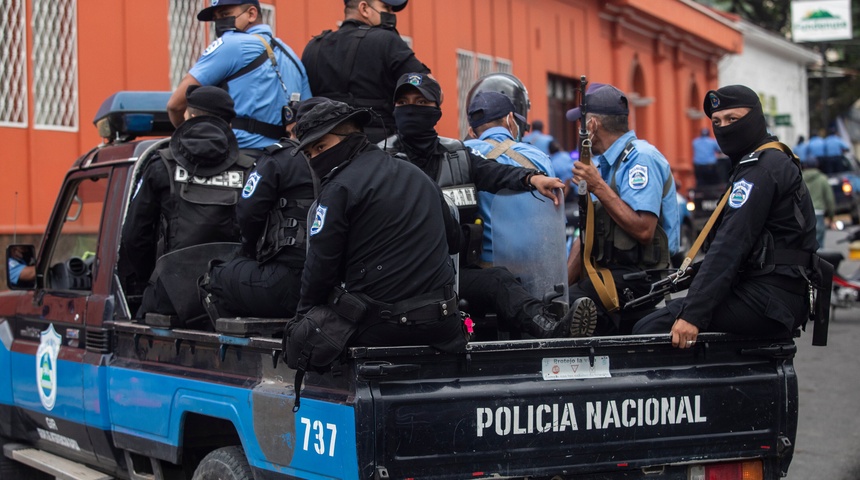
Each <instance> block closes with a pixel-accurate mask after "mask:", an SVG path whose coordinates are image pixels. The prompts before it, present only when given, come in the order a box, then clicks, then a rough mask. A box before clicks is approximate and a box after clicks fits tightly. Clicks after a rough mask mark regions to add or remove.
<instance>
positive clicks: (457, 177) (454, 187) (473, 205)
mask: <svg viewBox="0 0 860 480" xmlns="http://www.w3.org/2000/svg"><path fill="white" fill-rule="evenodd" d="M439 143H440V144H441V145H442V146H443V147H445V150H446V152H445V153H444V154H438V157H437V158H438V159H439V160H438V161H439V173H438V174H437V175H436V183H437V184H438V185H439V187H440V188H441V189H442V193H443V194H445V196H446V197H448V198H449V199H450V200H451V201H452V202H453V203H454V205H456V206H457V210H459V211H460V223H474V222H475V219H476V218H478V191H477V188H475V184H474V183H473V182H472V163H471V162H470V161H469V153H468V152H467V151H466V146H465V145H463V142H461V141H459V140H456V139H453V138H444V137H439Z"/></svg>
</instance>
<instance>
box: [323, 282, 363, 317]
mask: <svg viewBox="0 0 860 480" xmlns="http://www.w3.org/2000/svg"><path fill="white" fill-rule="evenodd" d="M328 305H329V307H331V309H332V310H334V311H335V313H337V314H338V315H340V316H342V317H344V318H348V319H350V320H352V321H353V322H355V323H358V322H361V321H363V320H364V319H365V318H366V317H367V304H366V303H365V301H364V300H362V299H361V298H360V297H359V296H358V295H355V294H352V293H349V292H347V291H346V290H345V289H344V288H343V287H341V286H337V287H334V289H333V290H332V292H331V294H330V295H329V296H328Z"/></svg>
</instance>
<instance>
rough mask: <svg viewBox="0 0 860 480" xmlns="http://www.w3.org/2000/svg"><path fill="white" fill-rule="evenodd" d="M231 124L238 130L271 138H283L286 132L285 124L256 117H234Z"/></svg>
mask: <svg viewBox="0 0 860 480" xmlns="http://www.w3.org/2000/svg"><path fill="white" fill-rule="evenodd" d="M230 125H231V126H232V127H233V128H234V129H236V130H244V131H246V132H249V133H256V134H259V135H262V136H264V137H269V138H281V137H283V136H284V134H285V133H286V131H285V130H284V126H283V125H275V124H273V123H267V122H264V121H261V120H257V119H254V118H234V119H233V121H232V122H230Z"/></svg>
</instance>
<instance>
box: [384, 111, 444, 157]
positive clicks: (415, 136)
mask: <svg viewBox="0 0 860 480" xmlns="http://www.w3.org/2000/svg"><path fill="white" fill-rule="evenodd" d="M440 118H442V109H441V108H439V107H430V106H423V105H401V106H399V107H395V108H394V122H395V123H396V124H397V131H398V132H400V136H401V137H402V138H403V140H404V141H405V142H406V144H407V145H409V146H410V147H411V148H412V149H414V150H415V151H417V152H418V153H428V152H430V151H431V150H432V149H433V148H434V147H436V139H437V138H439V136H438V134H437V133H436V124H437V123H438V122H439V119H440Z"/></svg>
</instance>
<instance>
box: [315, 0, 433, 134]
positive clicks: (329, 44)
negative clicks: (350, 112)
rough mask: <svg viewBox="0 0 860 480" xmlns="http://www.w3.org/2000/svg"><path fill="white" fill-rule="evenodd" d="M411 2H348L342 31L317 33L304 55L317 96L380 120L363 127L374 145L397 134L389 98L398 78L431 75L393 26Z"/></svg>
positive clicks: (377, 0)
mask: <svg viewBox="0 0 860 480" xmlns="http://www.w3.org/2000/svg"><path fill="white" fill-rule="evenodd" d="M407 2H408V0H344V4H345V7H344V20H343V23H342V24H341V26H340V28H339V29H338V30H337V31H334V32H333V31H331V30H326V31H324V32H323V33H321V34H320V35H317V36H316V37H314V38H313V39H312V40H311V41H310V42H309V43H308V45H307V46H306V47H305V50H304V52H303V53H302V63H304V65H305V69H306V70H307V73H308V78H309V82H310V86H311V90H313V92H314V94H316V95H318V96H322V97H327V98H330V99H332V100H337V101H341V102H345V103H347V104H349V105H350V106H352V107H356V108H372V109H373V110H374V111H375V112H376V113H378V114H379V115H380V116H381V120H382V121H381V122H380V121H379V120H378V119H377V120H375V121H374V122H373V123H372V125H369V126H367V127H365V129H364V130H365V133H366V134H367V138H368V139H370V141H371V142H373V143H376V142H379V141H382V140H383V139H384V138H385V137H387V136H388V135H391V134H392V133H393V132H394V117H393V116H392V115H393V107H392V106H391V95H392V93H393V92H394V86H395V84H396V83H397V79H398V78H399V77H400V76H401V75H403V74H404V73H407V72H421V73H430V69H429V68H427V66H426V65H424V64H423V63H421V62H420V61H419V60H418V59H417V58H416V57H415V53H414V52H413V51H412V49H411V48H409V46H408V45H407V44H406V42H404V41H403V39H402V38H400V34H399V33H397V29H396V28H395V27H396V20H397V18H396V16H395V15H394V13H395V12H399V11H400V10H403V9H404V8H405V7H406V3H407ZM383 124H384V125H383Z"/></svg>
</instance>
